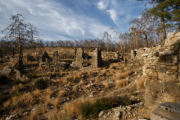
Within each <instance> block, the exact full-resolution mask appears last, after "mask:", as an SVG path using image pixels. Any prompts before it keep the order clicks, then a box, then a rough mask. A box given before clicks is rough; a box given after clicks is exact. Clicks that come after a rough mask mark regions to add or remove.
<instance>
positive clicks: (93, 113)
mask: <svg viewBox="0 0 180 120" xmlns="http://www.w3.org/2000/svg"><path fill="white" fill-rule="evenodd" d="M137 102H138V101H135V100H130V99H129V98H128V97H127V96H124V97H109V98H101V99H98V100H96V101H95V102H93V103H91V102H86V103H85V104H83V105H82V109H81V113H82V115H83V117H84V118H96V117H97V116H98V114H99V112H100V111H102V110H107V109H111V108H113V107H116V106H119V105H122V106H126V105H131V104H135V103H137Z"/></svg>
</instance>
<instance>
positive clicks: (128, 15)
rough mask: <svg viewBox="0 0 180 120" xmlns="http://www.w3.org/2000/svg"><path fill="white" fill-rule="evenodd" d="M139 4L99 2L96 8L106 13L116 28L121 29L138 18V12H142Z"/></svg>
mask: <svg viewBox="0 0 180 120" xmlns="http://www.w3.org/2000/svg"><path fill="white" fill-rule="evenodd" d="M107 2H108V4H106V3H107ZM139 3H140V4H139ZM139 3H138V2H137V1H136V0H99V2H97V8H98V9H99V10H101V11H103V12H105V13H107V14H108V15H109V17H110V19H111V20H112V21H113V22H114V24H115V25H116V26H117V27H121V25H122V24H129V22H130V20H132V19H134V18H136V17H138V16H139V13H138V12H139V11H141V10H142V9H139V8H140V7H141V8H142V6H144V3H143V2H139Z"/></svg>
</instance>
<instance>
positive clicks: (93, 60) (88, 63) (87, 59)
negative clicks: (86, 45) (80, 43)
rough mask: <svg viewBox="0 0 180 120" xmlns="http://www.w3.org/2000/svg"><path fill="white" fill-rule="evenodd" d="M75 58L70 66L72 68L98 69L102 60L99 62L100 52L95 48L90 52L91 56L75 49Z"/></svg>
mask: <svg viewBox="0 0 180 120" xmlns="http://www.w3.org/2000/svg"><path fill="white" fill-rule="evenodd" d="M75 51H76V53H75V55H76V58H75V61H74V62H73V63H72V64H71V66H72V67H79V68H82V67H100V66H101V63H102V60H101V50H100V49H99V48H95V50H94V51H93V52H92V55H88V54H87V53H84V50H83V49H82V48H77V50H75Z"/></svg>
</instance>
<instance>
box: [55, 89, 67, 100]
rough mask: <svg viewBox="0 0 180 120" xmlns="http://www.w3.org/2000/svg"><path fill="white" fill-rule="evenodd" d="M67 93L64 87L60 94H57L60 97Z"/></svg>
mask: <svg viewBox="0 0 180 120" xmlns="http://www.w3.org/2000/svg"><path fill="white" fill-rule="evenodd" d="M65 94H66V90H64V89H63V90H60V91H59V92H58V95H57V96H58V97H59V98H62V97H63V96H64V95H65Z"/></svg>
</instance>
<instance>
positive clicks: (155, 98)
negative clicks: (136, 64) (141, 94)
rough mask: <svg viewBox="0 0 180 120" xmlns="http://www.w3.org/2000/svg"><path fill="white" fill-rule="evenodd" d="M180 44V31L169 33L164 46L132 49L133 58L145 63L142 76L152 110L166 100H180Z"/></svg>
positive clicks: (146, 101)
mask: <svg viewBox="0 0 180 120" xmlns="http://www.w3.org/2000/svg"><path fill="white" fill-rule="evenodd" d="M179 44H180V32H179V33H171V34H170V35H168V36H167V39H166V40H165V44H164V45H163V46H160V45H159V46H156V47H152V48H141V49H137V50H133V51H131V58H132V59H138V60H141V63H142V65H143V67H142V76H141V77H142V78H143V79H145V83H144V85H145V106H146V107H147V108H149V109H150V110H153V109H154V108H156V106H157V105H158V104H161V103H164V102H174V103H176V102H177V101H180V96H179V95H180V89H179V85H180V77H179V75H180V74H179V73H180V69H179V67H180V61H179V60H180V59H179V57H180V53H179V51H180V48H178V47H177V46H179ZM175 46H176V47H175ZM153 120H155V119H153ZM156 120H160V119H156ZM163 120H166V119H163ZM167 120H170V119H167ZM173 120H174V119H173Z"/></svg>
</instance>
